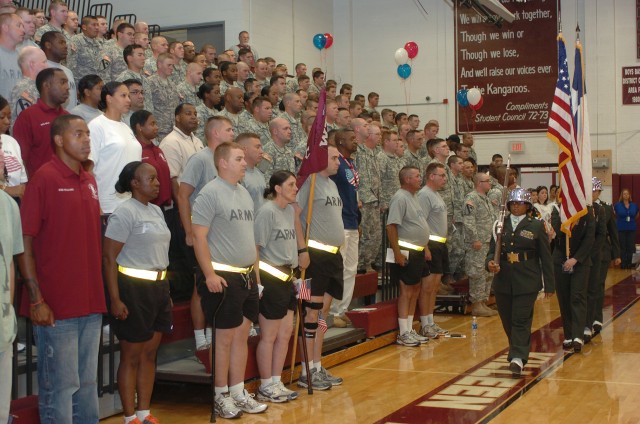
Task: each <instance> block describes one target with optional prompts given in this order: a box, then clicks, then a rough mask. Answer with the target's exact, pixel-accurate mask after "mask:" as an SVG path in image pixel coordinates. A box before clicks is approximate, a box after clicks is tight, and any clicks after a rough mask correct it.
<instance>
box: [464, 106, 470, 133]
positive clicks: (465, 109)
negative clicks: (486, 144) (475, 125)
mask: <svg viewBox="0 0 640 424" xmlns="http://www.w3.org/2000/svg"><path fill="white" fill-rule="evenodd" d="M462 111H463V112H464V122H465V123H466V124H467V132H471V131H470V130H469V114H468V113H467V108H466V107H463V108H462Z"/></svg>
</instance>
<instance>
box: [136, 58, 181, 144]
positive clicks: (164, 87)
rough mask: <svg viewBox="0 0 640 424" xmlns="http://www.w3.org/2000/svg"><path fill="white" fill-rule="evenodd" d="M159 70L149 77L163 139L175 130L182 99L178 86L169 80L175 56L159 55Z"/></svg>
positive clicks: (160, 137) (159, 129)
mask: <svg viewBox="0 0 640 424" xmlns="http://www.w3.org/2000/svg"><path fill="white" fill-rule="evenodd" d="M157 68H158V72H157V73H155V74H154V75H152V76H150V77H149V80H148V82H149V87H150V93H149V94H146V93H145V96H147V95H148V96H149V97H151V101H152V104H153V110H150V112H153V115H154V116H155V118H156V121H157V123H158V140H162V139H163V138H165V137H166V136H167V134H169V133H170V132H171V131H173V119H174V111H175V109H176V107H178V105H179V104H180V103H182V99H181V97H180V94H179V93H178V90H177V89H176V86H175V85H173V84H172V83H171V81H169V75H171V72H173V58H172V57H171V55H169V54H168V53H162V54H161V55H160V56H158V65H157Z"/></svg>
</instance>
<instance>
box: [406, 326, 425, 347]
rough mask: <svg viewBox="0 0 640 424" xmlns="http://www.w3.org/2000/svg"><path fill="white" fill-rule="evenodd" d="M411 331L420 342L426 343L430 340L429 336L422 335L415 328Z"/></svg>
mask: <svg viewBox="0 0 640 424" xmlns="http://www.w3.org/2000/svg"><path fill="white" fill-rule="evenodd" d="M409 333H410V334H411V335H412V336H413V338H414V339H416V340H417V341H419V342H420V344H425V343H428V342H429V337H425V336H421V335H420V334H418V333H417V332H416V330H414V329H413V328H412V329H411V331H409Z"/></svg>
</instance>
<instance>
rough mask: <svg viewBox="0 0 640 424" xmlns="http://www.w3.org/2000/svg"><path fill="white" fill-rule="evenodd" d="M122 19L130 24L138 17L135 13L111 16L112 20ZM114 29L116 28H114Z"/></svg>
mask: <svg viewBox="0 0 640 424" xmlns="http://www.w3.org/2000/svg"><path fill="white" fill-rule="evenodd" d="M119 19H122V20H124V21H125V22H127V23H130V24H131V25H133V24H135V23H136V22H137V21H138V17H137V16H136V14H135V13H127V14H124V15H116V16H114V17H113V22H115V21H117V20H119ZM114 29H116V28H114Z"/></svg>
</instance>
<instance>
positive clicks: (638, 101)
mask: <svg viewBox="0 0 640 424" xmlns="http://www.w3.org/2000/svg"><path fill="white" fill-rule="evenodd" d="M622 104H623V105H640V66H624V67H623V68H622Z"/></svg>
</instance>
